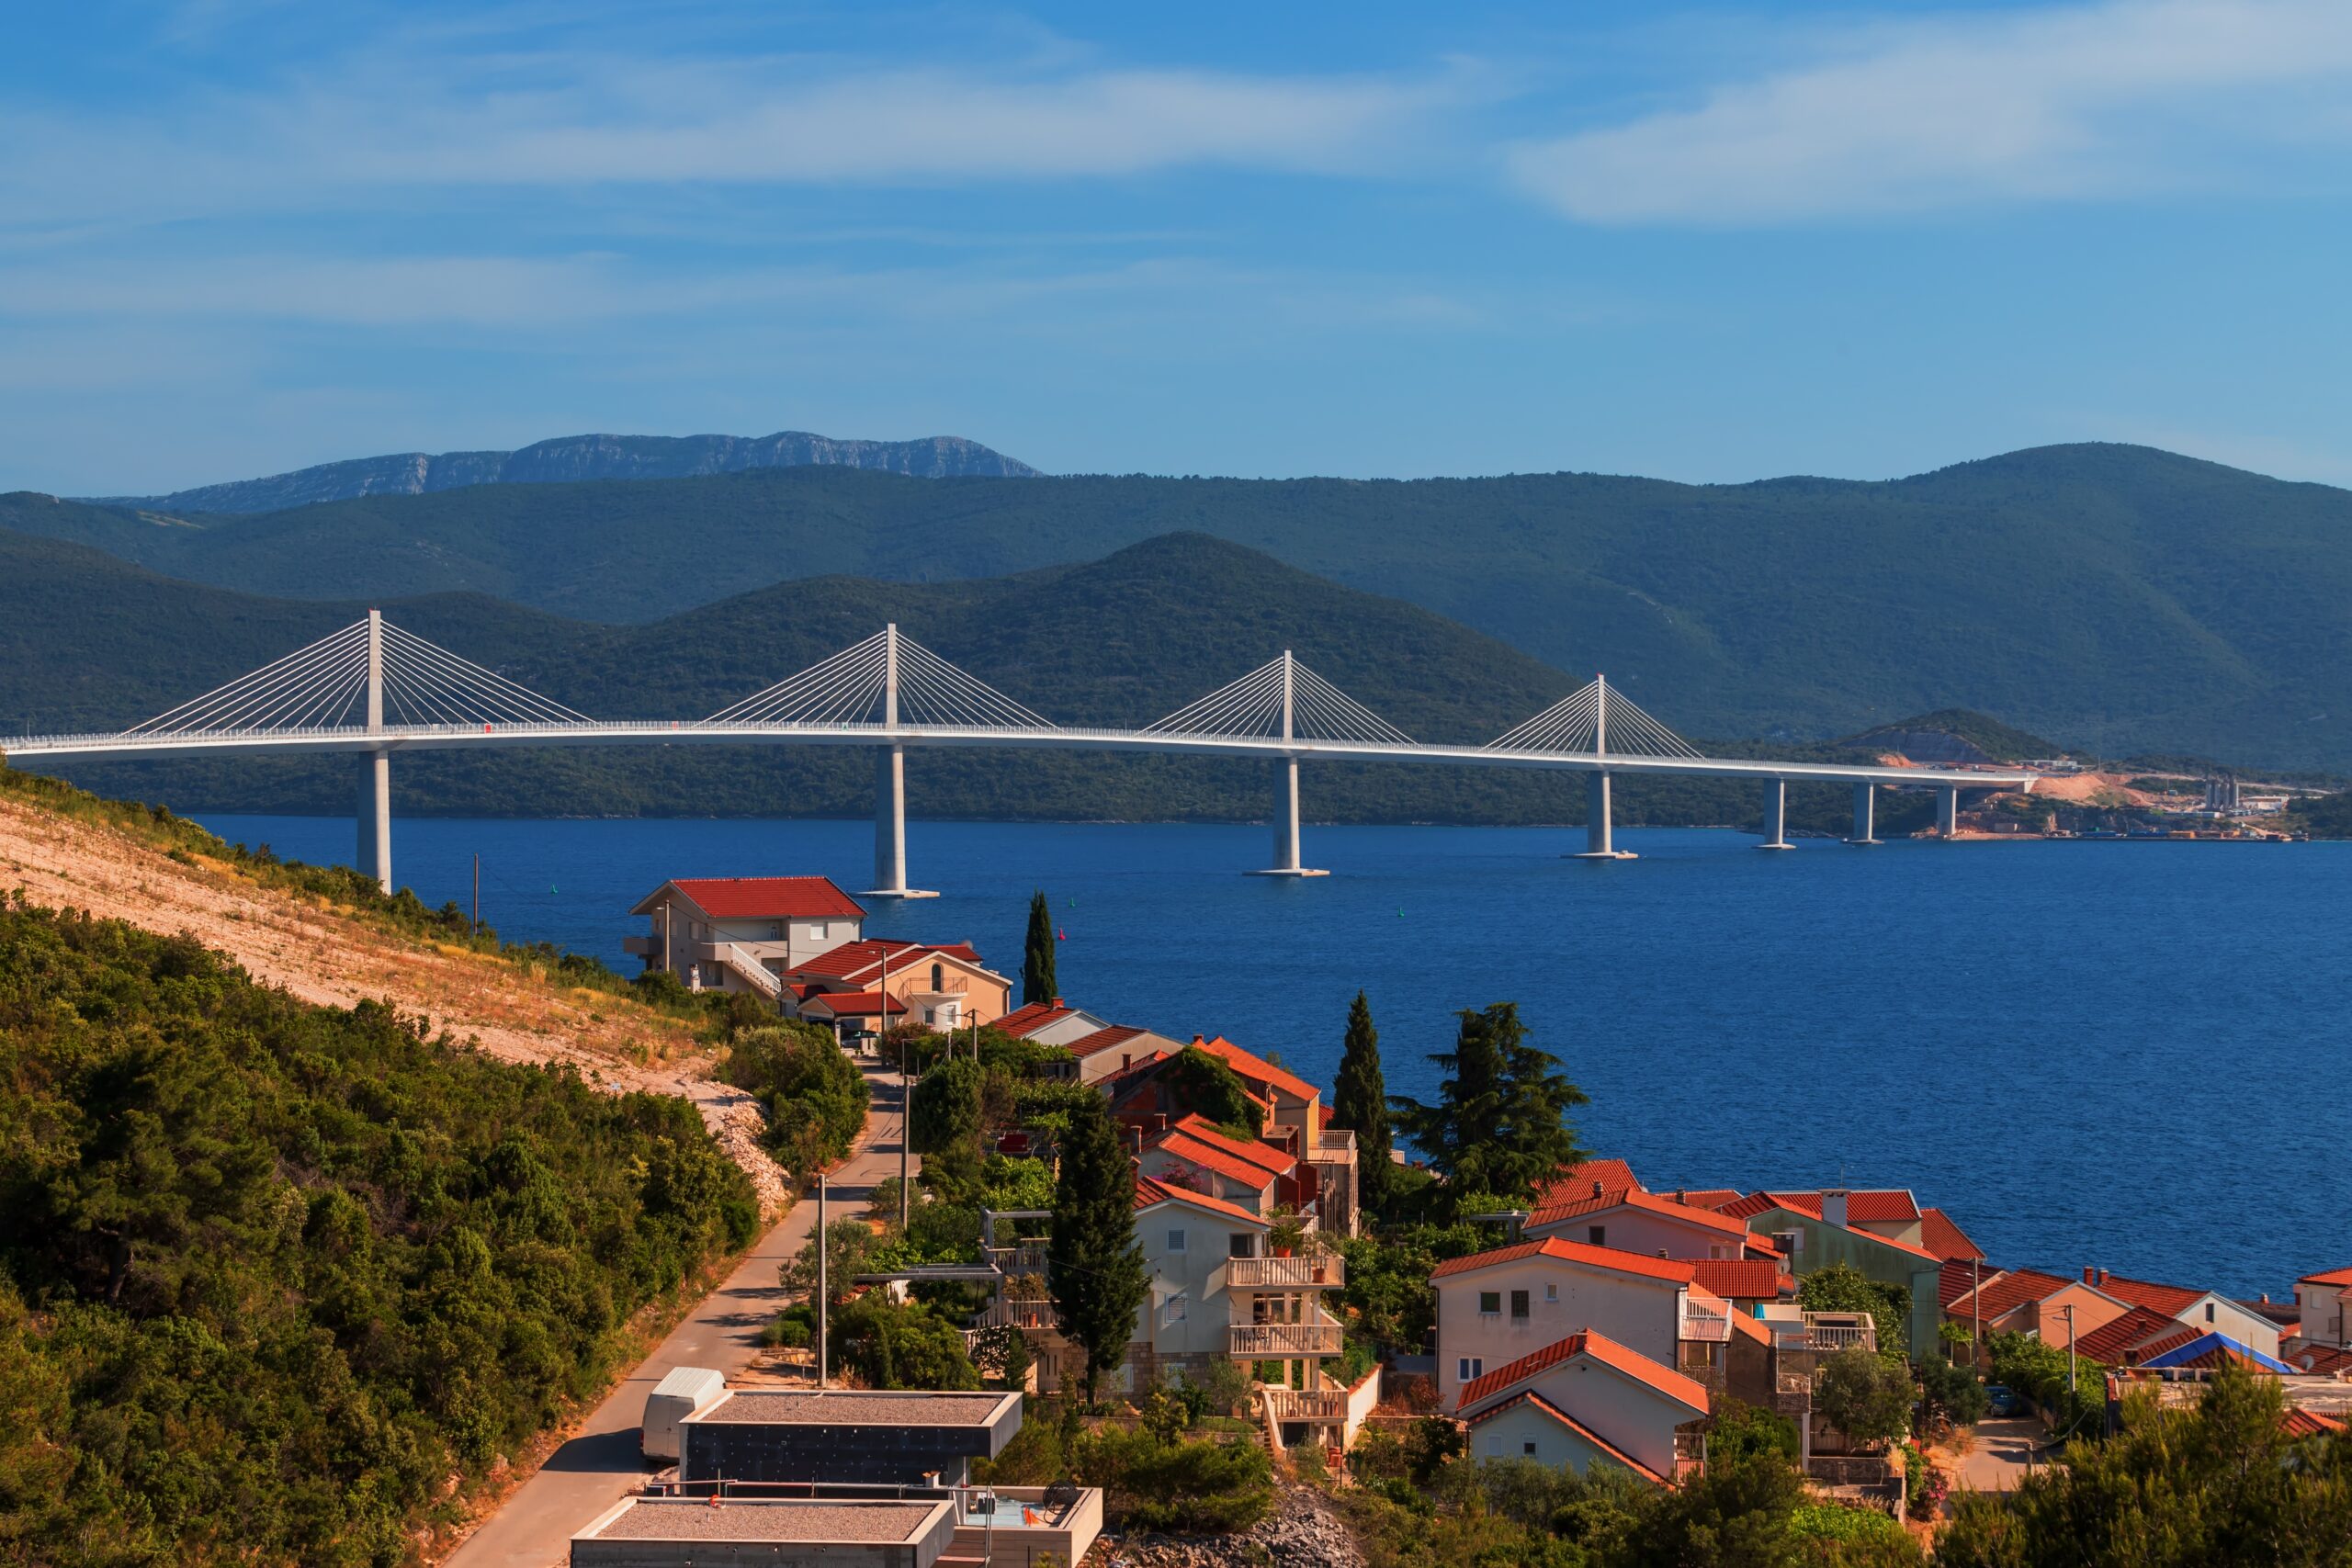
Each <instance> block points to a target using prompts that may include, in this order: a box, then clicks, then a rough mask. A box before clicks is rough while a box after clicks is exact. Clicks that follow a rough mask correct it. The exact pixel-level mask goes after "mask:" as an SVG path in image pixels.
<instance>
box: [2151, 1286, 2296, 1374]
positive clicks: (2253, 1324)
mask: <svg viewBox="0 0 2352 1568" xmlns="http://www.w3.org/2000/svg"><path fill="white" fill-rule="evenodd" d="M2173 1317H2174V1318H2175V1320H2176V1321H2177V1322H2181V1323H2185V1324H2187V1325H2188V1326H2189V1327H2191V1328H2194V1329H2195V1330H2197V1331H2198V1332H2199V1334H2209V1333H2210V1334H2221V1335H2226V1336H2227V1337H2230V1338H2232V1339H2234V1340H2236V1341H2237V1342H2238V1343H2239V1344H2241V1345H2244V1346H2245V1347H2246V1348H2248V1349H2252V1350H2259V1351H2260V1352H2262V1354H2264V1355H2266V1356H2269V1357H2272V1358H2274V1359H2275V1358H2276V1357H2277V1356H2278V1325H2277V1324H2275V1323H2273V1322H2271V1321H2270V1320H2269V1319H2268V1318H2267V1317H2264V1316H2262V1315H2261V1314H2258V1313H2254V1312H2249V1311H2248V1310H2246V1309H2245V1307H2242V1306H2240V1305H2238V1303H2235V1302H2233V1301H2232V1300H2230V1299H2229V1297H2227V1296H2224V1295H2222V1294H2220V1293H2219V1292H2213V1291H2208V1292H2205V1294H2203V1295H2201V1296H2199V1297H2198V1298H2197V1299H2196V1300H2195V1301H2193V1302H2191V1303H2188V1305H2187V1306H2185V1307H2183V1308H2181V1309H2180V1310H2179V1311H2178V1312H2177V1313H2175V1314H2173Z"/></svg>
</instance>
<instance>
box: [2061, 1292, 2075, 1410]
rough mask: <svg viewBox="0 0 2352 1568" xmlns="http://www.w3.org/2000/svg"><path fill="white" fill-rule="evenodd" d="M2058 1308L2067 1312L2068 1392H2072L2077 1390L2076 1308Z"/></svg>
mask: <svg viewBox="0 0 2352 1568" xmlns="http://www.w3.org/2000/svg"><path fill="white" fill-rule="evenodd" d="M2058 1310H2059V1311H2060V1312H2063V1313H2064V1314H2066V1392H2067V1393H2074V1392H2075V1309H2074V1308H2073V1307H2072V1306H2063V1307H2060V1308H2059V1309H2058Z"/></svg>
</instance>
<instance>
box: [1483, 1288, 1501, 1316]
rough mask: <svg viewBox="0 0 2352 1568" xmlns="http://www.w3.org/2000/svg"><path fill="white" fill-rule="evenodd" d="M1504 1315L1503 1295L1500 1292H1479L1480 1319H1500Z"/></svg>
mask: <svg viewBox="0 0 2352 1568" xmlns="http://www.w3.org/2000/svg"><path fill="white" fill-rule="evenodd" d="M1502 1314H1503V1293H1502V1292H1500V1291H1480V1292H1478V1315H1479V1316H1480V1317H1500V1316H1501V1315H1502Z"/></svg>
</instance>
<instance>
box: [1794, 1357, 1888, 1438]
mask: <svg viewBox="0 0 2352 1568" xmlns="http://www.w3.org/2000/svg"><path fill="white" fill-rule="evenodd" d="M1813 1403H1814V1408H1815V1409H1816V1410H1819V1411H1820V1412H1821V1413H1822V1415H1824V1416H1827V1417H1828V1419H1829V1421H1830V1424H1831V1425H1833V1426H1835V1427H1837V1428H1838V1430H1839V1431H1841V1432H1843V1433H1845V1434H1846V1435H1847V1436H1848V1437H1849V1438H1854V1439H1855V1440H1856V1441H1858V1442H1864V1443H1874V1442H1883V1441H1884V1440H1886V1439H1887V1438H1899V1437H1901V1436H1902V1435H1903V1434H1904V1433H1905V1431H1907V1430H1909V1429H1910V1425H1911V1379H1910V1378H1909V1377H1908V1376H1907V1375H1905V1372H1904V1371H1903V1370H1902V1369H1901V1368H1899V1367H1897V1366H1896V1365H1895V1364H1894V1362H1893V1361H1892V1360H1890V1359H1887V1358H1886V1357H1884V1356H1880V1355H1874V1354H1872V1353H1871V1352H1870V1351H1868V1350H1865V1349H1863V1348H1861V1347H1860V1346H1859V1345H1856V1346H1850V1347H1849V1348H1846V1349H1843V1350H1840V1351H1838V1353H1837V1354H1835V1355H1833V1356H1831V1357H1830V1358H1829V1359H1827V1360H1826V1361H1824V1362H1823V1363H1822V1366H1821V1371H1820V1374H1819V1375H1818V1376H1817V1377H1816V1378H1815V1380H1814V1386H1813Z"/></svg>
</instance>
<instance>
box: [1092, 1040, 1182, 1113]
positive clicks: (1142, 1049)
mask: <svg viewBox="0 0 2352 1568" xmlns="http://www.w3.org/2000/svg"><path fill="white" fill-rule="evenodd" d="M1063 1049H1065V1050H1067V1051H1068V1052H1069V1054H1070V1055H1071V1056H1073V1057H1075V1058H1076V1059H1077V1062H1078V1077H1079V1081H1080V1083H1091V1084H1102V1083H1107V1082H1108V1081H1109V1080H1110V1079H1112V1078H1114V1077H1118V1076H1119V1075H1120V1074H1122V1073H1125V1071H1127V1069H1129V1068H1130V1067H1133V1066H1136V1064H1137V1063H1139V1062H1149V1061H1155V1060H1166V1059H1169V1058H1171V1057H1173V1056H1174V1055H1176V1053H1177V1052H1178V1051H1179V1050H1181V1049H1182V1047H1181V1046H1180V1045H1178V1044H1177V1043H1176V1042H1175V1041H1173V1040H1170V1038H1169V1037H1168V1036H1167V1035H1165V1034H1158V1033H1154V1032H1152V1031H1150V1030H1148V1029H1138V1028H1136V1026H1135V1025H1133V1024H1128V1023H1113V1024H1106V1025H1104V1026H1103V1028H1101V1029H1098V1030H1095V1031H1094V1032H1091V1033H1089V1034H1081V1035H1080V1036H1079V1037H1078V1038H1077V1039H1075V1040H1072V1041H1069V1042H1068V1043H1066V1044H1065V1045H1064V1046H1063ZM1116 1109H1117V1106H1116V1104H1115V1103H1114V1106H1113V1110H1114V1111H1115V1110H1116Z"/></svg>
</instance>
